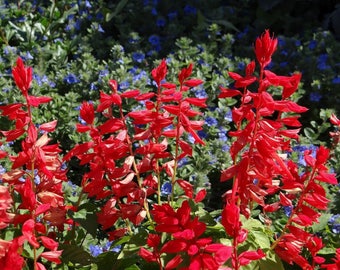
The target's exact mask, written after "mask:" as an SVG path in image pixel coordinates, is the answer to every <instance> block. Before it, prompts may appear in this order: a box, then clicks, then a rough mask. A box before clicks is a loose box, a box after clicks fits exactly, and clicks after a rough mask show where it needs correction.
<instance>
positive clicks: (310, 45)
mask: <svg viewBox="0 0 340 270" xmlns="http://www.w3.org/2000/svg"><path fill="white" fill-rule="evenodd" d="M317 45H318V43H317V41H316V40H311V41H310V42H309V45H308V48H309V49H310V50H314V49H315V48H316V46H317Z"/></svg>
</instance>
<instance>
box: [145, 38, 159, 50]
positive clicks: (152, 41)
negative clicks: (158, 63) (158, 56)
mask: <svg viewBox="0 0 340 270" xmlns="http://www.w3.org/2000/svg"><path fill="white" fill-rule="evenodd" d="M148 41H149V42H150V44H151V45H152V46H153V48H154V50H155V51H157V52H159V51H160V50H161V41H160V38H159V36H157V35H151V36H150V37H149V39H148Z"/></svg>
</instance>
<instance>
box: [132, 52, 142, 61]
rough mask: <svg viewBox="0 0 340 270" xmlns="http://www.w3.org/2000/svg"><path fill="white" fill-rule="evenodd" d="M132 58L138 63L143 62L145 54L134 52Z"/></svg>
mask: <svg viewBox="0 0 340 270" xmlns="http://www.w3.org/2000/svg"><path fill="white" fill-rule="evenodd" d="M132 59H133V61H135V62H137V63H142V62H143V60H144V59H145V54H144V53H141V52H134V53H132Z"/></svg>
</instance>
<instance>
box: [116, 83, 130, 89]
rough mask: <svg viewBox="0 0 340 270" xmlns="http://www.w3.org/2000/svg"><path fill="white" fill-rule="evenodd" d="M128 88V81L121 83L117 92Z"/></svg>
mask: <svg viewBox="0 0 340 270" xmlns="http://www.w3.org/2000/svg"><path fill="white" fill-rule="evenodd" d="M129 87H130V83H129V82H128V81H123V82H121V83H120V84H119V85H118V90H119V91H121V90H126V89H128V88H129Z"/></svg>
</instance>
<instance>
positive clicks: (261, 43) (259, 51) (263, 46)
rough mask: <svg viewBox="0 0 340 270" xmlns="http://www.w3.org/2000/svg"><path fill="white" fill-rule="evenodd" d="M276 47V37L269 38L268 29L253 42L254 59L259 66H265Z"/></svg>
mask: <svg viewBox="0 0 340 270" xmlns="http://www.w3.org/2000/svg"><path fill="white" fill-rule="evenodd" d="M276 47H277V38H271V37H270V34H269V30H266V31H265V32H264V33H263V34H262V36H261V37H258V38H257V39H256V42H255V54H256V59H257V61H258V62H259V64H260V66H261V68H262V69H263V68H265V67H266V66H267V65H268V64H269V63H270V62H271V58H272V55H273V53H274V52H275V50H276Z"/></svg>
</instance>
